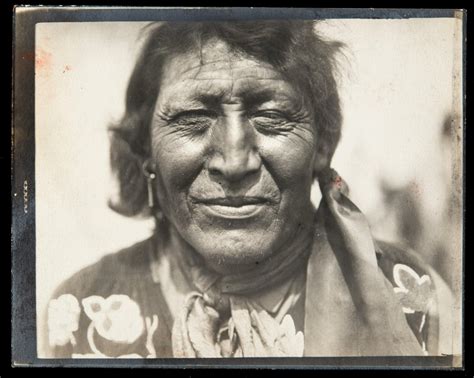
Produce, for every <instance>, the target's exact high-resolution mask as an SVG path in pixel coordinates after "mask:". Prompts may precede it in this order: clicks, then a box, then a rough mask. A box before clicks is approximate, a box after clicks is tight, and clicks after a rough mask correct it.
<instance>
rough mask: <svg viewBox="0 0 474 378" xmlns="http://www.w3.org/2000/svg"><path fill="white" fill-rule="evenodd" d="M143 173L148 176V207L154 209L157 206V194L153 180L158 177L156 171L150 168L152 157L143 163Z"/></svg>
mask: <svg viewBox="0 0 474 378" xmlns="http://www.w3.org/2000/svg"><path fill="white" fill-rule="evenodd" d="M142 171H143V174H144V175H145V177H146V181H147V189H148V207H150V208H151V209H153V208H154V207H155V196H154V193H153V181H154V180H155V178H156V173H155V172H152V171H151V170H150V159H147V160H145V161H144V162H143V165H142Z"/></svg>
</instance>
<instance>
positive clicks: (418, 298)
mask: <svg viewBox="0 0 474 378" xmlns="http://www.w3.org/2000/svg"><path fill="white" fill-rule="evenodd" d="M393 279H394V280H395V283H396V284H397V286H396V287H394V291H395V293H396V295H397V297H398V299H399V301H400V303H401V305H402V308H403V312H404V313H406V314H413V313H415V312H421V313H427V312H428V310H429V307H430V305H431V302H432V300H433V289H432V287H431V279H430V277H429V276H428V275H426V274H424V275H423V276H421V277H420V276H419V275H418V274H417V273H416V272H415V271H414V270H413V269H412V268H410V267H409V266H407V265H404V264H396V265H395V266H394V267H393Z"/></svg>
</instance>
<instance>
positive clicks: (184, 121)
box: [170, 109, 215, 131]
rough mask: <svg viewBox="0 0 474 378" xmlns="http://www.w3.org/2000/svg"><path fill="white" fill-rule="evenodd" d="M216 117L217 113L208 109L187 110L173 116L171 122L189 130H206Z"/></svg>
mask: <svg viewBox="0 0 474 378" xmlns="http://www.w3.org/2000/svg"><path fill="white" fill-rule="evenodd" d="M214 119H215V114H214V113H212V112H211V111H208V110H206V109H196V110H186V111H184V112H181V113H179V114H177V115H175V116H174V117H172V119H171V121H170V124H172V125H174V126H176V127H180V128H185V129H189V131H204V130H206V129H207V128H208V127H209V126H211V124H212V122H213V121H214Z"/></svg>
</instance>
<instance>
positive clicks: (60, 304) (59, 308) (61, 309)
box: [48, 294, 81, 346]
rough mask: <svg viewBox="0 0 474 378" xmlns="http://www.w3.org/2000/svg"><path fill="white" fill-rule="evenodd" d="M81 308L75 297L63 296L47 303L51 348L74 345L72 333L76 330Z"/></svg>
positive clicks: (70, 295) (74, 340)
mask: <svg viewBox="0 0 474 378" xmlns="http://www.w3.org/2000/svg"><path fill="white" fill-rule="evenodd" d="M80 314H81V308H80V306H79V302H78V300H77V299H76V297H75V296H74V295H72V294H63V295H61V296H60V297H58V298H57V299H53V300H51V301H50V302H49V306H48V336H49V344H50V345H51V346H64V345H66V344H68V343H71V344H72V345H75V343H76V339H75V338H74V334H73V332H75V331H77V330H78V327H79V316H80Z"/></svg>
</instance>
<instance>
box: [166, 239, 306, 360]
mask: <svg viewBox="0 0 474 378" xmlns="http://www.w3.org/2000/svg"><path fill="white" fill-rule="evenodd" d="M311 244H312V239H311V237H308V238H301V240H299V241H298V242H297V244H296V245H294V246H293V248H291V249H287V250H283V251H282V253H278V254H276V255H274V256H272V257H271V258H269V259H268V260H267V261H266V263H265V264H259V265H258V266H256V267H255V268H253V269H251V270H248V271H246V272H244V273H238V274H230V275H224V276H223V275H219V274H217V273H216V272H214V271H211V270H209V269H208V268H206V266H205V264H204V263H203V261H202V259H201V258H200V257H199V256H197V255H196V254H195V253H194V254H193V253H187V254H186V256H182V257H181V258H180V259H179V261H180V262H182V263H183V265H184V266H182V268H181V270H182V271H183V272H188V274H189V281H190V282H192V283H193V285H194V286H195V289H196V291H194V292H191V293H190V294H189V295H188V296H187V298H186V300H185V305H184V308H183V309H182V311H181V313H180V314H179V315H178V316H177V317H176V319H175V322H174V326H173V330H172V345H173V354H174V356H175V357H257V356H290V355H295V356H302V354H303V347H304V345H303V334H302V333H301V332H299V333H297V332H296V330H295V325H294V322H293V319H292V318H291V317H290V316H289V315H287V312H288V311H289V309H290V308H291V307H292V306H293V305H294V303H295V302H296V299H295V298H297V297H298V296H299V294H300V293H301V291H302V290H304V279H303V280H302V279H301V278H304V277H303V276H304V273H305V269H306V265H307V260H308V256H309V252H310V249H311ZM302 273H303V274H302ZM285 281H288V282H289V290H288V293H287V295H286V296H285V297H284V298H283V300H282V303H281V304H280V305H279V310H278V312H277V313H276V314H269V312H268V311H267V310H266V309H264V308H263V307H262V306H261V305H260V304H259V303H258V302H257V301H255V300H253V297H254V294H256V293H261V292H263V291H265V290H266V289H270V288H274V287H276V286H277V285H279V284H281V283H284V282H285Z"/></svg>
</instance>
